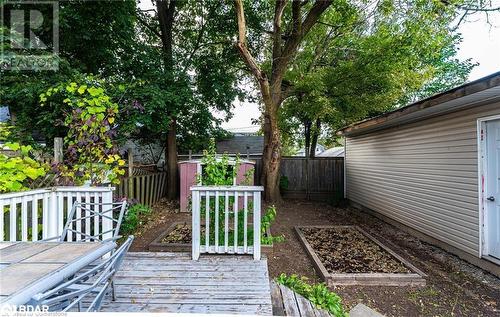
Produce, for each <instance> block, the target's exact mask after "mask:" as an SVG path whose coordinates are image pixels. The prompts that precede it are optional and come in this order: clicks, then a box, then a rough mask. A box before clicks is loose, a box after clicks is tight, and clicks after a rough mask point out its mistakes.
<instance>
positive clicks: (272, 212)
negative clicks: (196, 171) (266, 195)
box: [200, 198, 285, 246]
mask: <svg viewBox="0 0 500 317" xmlns="http://www.w3.org/2000/svg"><path fill="white" fill-rule="evenodd" d="M223 199H224V198H222V200H221V201H219V219H218V221H219V228H218V229H219V231H218V236H219V245H221V246H222V245H224V238H225V236H224V234H225V233H224V225H225V214H224V201H223ZM210 205H211V206H210V212H209V217H210V228H209V241H210V244H211V245H214V244H215V234H216V232H215V201H214V200H213V199H212V200H211V201H210ZM249 205H250V202H249ZM229 207H230V208H229V210H233V209H232V204H230V206H229ZM252 210H253V209H252V208H250V207H249V208H248V219H252V217H253V211H252ZM201 215H202V217H201V225H204V224H205V221H206V218H205V203H204V201H203V200H202V204H201ZM234 217H235V216H234V213H233V212H230V213H229V215H228V223H229V230H228V244H229V245H233V244H234V239H235V231H234V220H235V219H234ZM275 219H276V207H274V206H270V207H267V209H266V212H265V214H264V215H263V216H262V219H261V227H260V228H261V236H260V237H261V238H260V241H261V244H264V245H271V244H273V243H274V242H283V241H284V240H285V238H284V237H283V236H272V235H267V232H268V229H269V228H270V227H271V224H272V223H273V222H274V220H275ZM237 223H238V232H237V236H236V239H237V242H238V243H237V244H238V245H240V246H241V245H243V243H244V225H245V213H244V210H243V209H241V210H239V211H238V219H237ZM253 236H254V230H253V225H252V222H251V220H248V222H247V245H248V246H253ZM200 238H201V244H204V243H205V239H206V236H204V235H202V236H201V237H200Z"/></svg>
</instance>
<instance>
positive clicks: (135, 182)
mask: <svg viewBox="0 0 500 317" xmlns="http://www.w3.org/2000/svg"><path fill="white" fill-rule="evenodd" d="M166 182H167V173H166V172H157V173H151V174H146V175H137V176H131V177H125V178H123V179H122V180H121V181H120V184H119V185H117V186H116V190H115V196H116V197H127V198H129V199H136V200H138V201H139V202H140V203H141V204H144V205H148V206H150V207H151V206H152V205H153V204H154V203H156V202H157V201H159V200H160V199H161V198H162V197H163V196H165V192H166V189H167V186H166Z"/></svg>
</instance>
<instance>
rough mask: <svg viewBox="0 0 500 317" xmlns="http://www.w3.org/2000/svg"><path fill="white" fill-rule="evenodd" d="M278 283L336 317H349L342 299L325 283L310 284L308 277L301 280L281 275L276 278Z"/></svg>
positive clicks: (293, 276)
mask: <svg viewBox="0 0 500 317" xmlns="http://www.w3.org/2000/svg"><path fill="white" fill-rule="evenodd" d="M276 282H278V283H279V284H282V285H285V286H287V287H288V288H290V289H291V290H293V291H295V292H296V293H298V294H300V295H302V296H304V297H305V298H307V299H308V300H310V301H311V303H313V304H314V306H316V308H319V309H325V310H327V311H328V312H329V313H330V314H332V315H333V316H336V317H343V316H348V314H347V313H346V312H345V310H344V306H343V305H342V299H341V298H340V296H339V295H337V294H336V293H334V292H331V291H330V290H329V289H328V288H327V287H326V285H325V284H324V283H321V284H312V285H311V284H309V283H307V278H306V277H301V278H299V277H298V276H297V275H295V274H293V275H290V276H287V275H286V274H284V273H281V274H280V276H278V277H277V278H276Z"/></svg>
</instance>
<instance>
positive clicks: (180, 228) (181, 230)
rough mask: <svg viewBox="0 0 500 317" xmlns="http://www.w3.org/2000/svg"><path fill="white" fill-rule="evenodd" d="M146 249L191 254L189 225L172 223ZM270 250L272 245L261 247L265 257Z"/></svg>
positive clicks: (203, 231)
mask: <svg viewBox="0 0 500 317" xmlns="http://www.w3.org/2000/svg"><path fill="white" fill-rule="evenodd" d="M204 234H205V229H204V226H201V233H200V235H201V236H203V235H204ZM266 235H267V236H270V232H267V233H266ZM148 249H149V250H150V251H163V252H191V224H190V223H187V222H174V223H173V224H172V225H171V226H170V227H168V228H167V230H165V231H163V232H162V233H161V234H160V235H159V236H158V237H157V238H156V239H154V240H153V241H152V242H151V243H150V244H149V246H148ZM272 250H273V245H272V244H270V245H267V244H262V245H261V252H262V253H264V254H266V255H269V254H270V253H272Z"/></svg>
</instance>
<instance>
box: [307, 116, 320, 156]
mask: <svg viewBox="0 0 500 317" xmlns="http://www.w3.org/2000/svg"><path fill="white" fill-rule="evenodd" d="M320 129H321V121H320V120H319V119H316V126H315V127H314V130H313V137H312V142H311V149H310V150H309V157H310V158H315V157H316V146H318V138H319V133H320Z"/></svg>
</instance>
